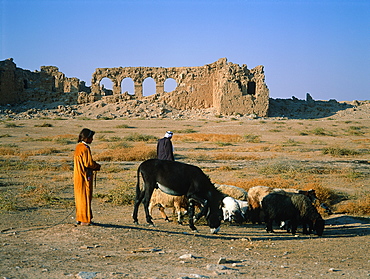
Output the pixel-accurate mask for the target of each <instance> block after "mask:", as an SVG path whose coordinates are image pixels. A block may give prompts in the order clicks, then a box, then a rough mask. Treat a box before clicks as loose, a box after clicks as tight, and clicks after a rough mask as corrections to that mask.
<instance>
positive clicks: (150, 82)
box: [142, 76, 157, 96]
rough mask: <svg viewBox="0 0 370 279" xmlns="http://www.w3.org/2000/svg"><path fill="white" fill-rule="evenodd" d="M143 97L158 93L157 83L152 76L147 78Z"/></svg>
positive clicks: (144, 82)
mask: <svg viewBox="0 0 370 279" xmlns="http://www.w3.org/2000/svg"><path fill="white" fill-rule="evenodd" d="M142 86H143V96H151V95H155V94H156V93H157V90H156V87H157V82H156V81H155V79H154V78H152V77H151V76H148V77H146V78H145V79H144V80H143V82H142Z"/></svg>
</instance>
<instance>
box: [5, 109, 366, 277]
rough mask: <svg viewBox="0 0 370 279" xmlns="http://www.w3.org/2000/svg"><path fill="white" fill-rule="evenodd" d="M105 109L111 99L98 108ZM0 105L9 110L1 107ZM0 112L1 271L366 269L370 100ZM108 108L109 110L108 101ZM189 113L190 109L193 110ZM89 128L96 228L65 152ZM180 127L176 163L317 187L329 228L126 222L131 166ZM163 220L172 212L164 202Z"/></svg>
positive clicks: (258, 181)
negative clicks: (152, 112) (256, 108)
mask: <svg viewBox="0 0 370 279" xmlns="http://www.w3.org/2000/svg"><path fill="white" fill-rule="evenodd" d="M98 109H104V111H109V110H110V109H109V106H104V108H96V110H98ZM2 111H3V110H2ZM76 111H77V113H76V114H74V115H73V116H66V115H63V114H60V115H58V114H52V115H47V114H46V115H43V116H42V117H41V116H39V117H28V118H26V117H24V116H22V117H17V113H14V114H12V116H9V114H7V115H5V114H2V115H1V118H0V119H1V120H0V121H1V122H0V152H1V153H0V211H1V213H0V231H1V234H0V275H1V276H2V278H369V277H370V257H369V248H370V247H369V246H370V245H369V243H370V236H369V235H370V219H369V214H370V188H369V185H370V169H369V166H370V165H369V164H370V158H369V157H370V152H369V150H370V138H369V135H370V104H369V103H368V102H364V103H363V104H362V105H361V106H358V107H357V108H355V109H354V108H348V109H345V110H340V111H334V112H333V113H332V114H331V115H328V116H326V117H320V118H315V117H312V118H299V117H294V118H287V117H266V118H258V117H244V116H240V115H234V116H221V115H214V114H209V113H207V114H203V115H202V114H201V113H199V112H198V113H194V114H193V115H192V114H191V113H188V114H187V115H188V117H179V116H175V115H174V116H171V117H160V118H142V117H122V118H110V117H109V116H107V117H102V115H103V116H104V114H103V113H102V112H99V115H100V118H97V117H95V116H96V114H97V113H98V112H96V113H95V112H94V113H95V114H94V113H93V114H92V108H91V107H90V108H89V109H88V108H87V107H80V108H79V110H78V109H76ZM111 111H114V108H111ZM190 116H191V117H190ZM85 127H86V128H90V129H92V130H94V131H96V135H95V138H94V142H93V143H92V145H91V149H92V154H93V157H94V158H95V160H96V161H98V162H99V163H100V164H101V165H102V170H101V171H100V172H99V173H98V174H97V179H96V184H95V188H94V199H93V212H94V220H93V221H94V222H95V225H94V226H89V227H82V226H75V225H74V223H75V221H74V200H73V199H74V197H73V181H72V177H73V163H72V161H73V151H74V148H75V144H76V139H77V135H78V133H79V132H80V130H81V129H82V128H85ZM167 130H171V131H173V132H174V137H173V144H174V148H175V151H174V153H175V159H176V160H178V161H181V162H185V163H188V164H193V165H196V166H199V167H200V168H201V169H202V170H203V171H204V173H206V174H207V175H208V176H209V177H210V179H211V181H212V182H213V183H217V184H227V185H234V186H238V187H240V188H244V189H245V190H248V189H249V188H250V187H253V186H256V185H265V186H270V187H275V188H297V189H312V188H313V189H315V190H316V192H317V194H318V198H319V199H320V202H322V203H325V204H327V205H328V206H329V207H330V208H331V210H332V214H328V213H327V212H325V211H323V210H321V211H320V213H321V214H322V216H323V218H324V219H325V222H326V227H325V231H324V235H323V236H321V237H318V236H316V235H303V234H302V233H301V230H299V232H298V234H297V235H295V236H293V235H291V234H289V233H287V232H285V231H283V230H279V229H278V228H277V227H276V232H275V233H274V234H271V233H266V231H265V228H264V225H263V224H252V223H249V222H245V223H243V224H242V225H238V224H234V223H231V224H229V223H227V222H224V223H222V226H221V231H220V232H219V233H218V234H210V232H209V228H208V227H207V225H206V223H205V221H204V220H200V221H199V222H198V223H197V224H196V226H197V228H198V232H197V233H193V232H191V231H190V229H189V227H188V226H187V224H186V222H185V224H183V225H178V224H177V223H176V221H172V222H166V221H165V220H163V219H162V218H161V217H160V215H159V211H156V210H155V211H154V213H153V218H154V223H155V226H154V227H150V226H148V225H147V224H146V223H145V218H144V213H143V208H142V207H140V211H139V222H140V223H139V225H135V224H133V220H132V217H131V214H132V209H133V204H132V203H133V198H134V189H135V184H136V170H137V167H138V166H139V164H140V163H141V162H142V161H144V160H146V159H148V158H151V157H153V156H154V157H155V148H156V141H157V139H159V138H161V137H163V135H164V133H165V131H167ZM166 211H167V213H168V214H169V215H170V216H171V218H172V220H175V217H174V216H172V215H171V214H172V210H170V209H167V210H166Z"/></svg>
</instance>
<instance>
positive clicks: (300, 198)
mask: <svg viewBox="0 0 370 279" xmlns="http://www.w3.org/2000/svg"><path fill="white" fill-rule="evenodd" d="M262 208H263V211H264V213H265V222H266V231H267V232H274V231H273V229H272V222H273V221H274V220H275V221H278V222H280V221H286V220H290V222H291V228H292V230H291V232H292V234H293V235H295V233H296V231H297V226H298V223H300V222H301V223H302V224H303V225H304V227H303V233H306V234H307V233H308V234H310V233H312V230H315V231H316V234H317V235H319V236H321V235H322V234H323V231H324V226H325V221H324V220H323V219H322V217H321V215H320V214H319V213H318V211H317V209H316V207H315V206H314V205H313V204H312V201H311V200H310V199H309V198H308V197H307V196H305V195H302V194H298V193H288V192H285V193H282V192H272V193H270V194H268V195H266V196H265V197H264V198H263V199H262ZM306 224H308V225H309V231H308V232H307V229H306V227H305V225H306Z"/></svg>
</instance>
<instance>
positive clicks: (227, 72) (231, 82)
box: [90, 58, 269, 116]
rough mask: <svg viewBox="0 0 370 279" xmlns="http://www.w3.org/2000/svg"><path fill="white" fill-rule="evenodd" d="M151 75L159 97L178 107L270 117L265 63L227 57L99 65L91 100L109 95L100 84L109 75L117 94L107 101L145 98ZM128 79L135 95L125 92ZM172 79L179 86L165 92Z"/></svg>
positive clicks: (92, 86)
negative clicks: (167, 64)
mask: <svg viewBox="0 0 370 279" xmlns="http://www.w3.org/2000/svg"><path fill="white" fill-rule="evenodd" d="M148 77H151V78H153V79H154V81H155V82H156V95H155V99H156V100H157V101H162V102H165V103H167V104H169V105H170V106H172V107H174V108H176V109H181V110H184V109H202V108H210V107H214V108H215V109H216V110H217V112H218V113H220V114H235V113H239V114H256V115H258V116H267V111H268V104H269V90H268V88H267V85H266V83H265V75H264V71H263V66H258V67H256V68H254V69H252V70H249V69H248V68H247V66H246V65H243V66H239V65H237V64H233V63H231V62H227V59H226V58H221V59H219V60H218V61H216V62H214V63H212V64H207V65H205V66H201V67H173V68H162V67H124V68H123V67H120V68H98V69H96V71H95V73H94V74H93V76H92V80H91V96H90V99H94V100H96V99H99V98H101V97H103V96H104V95H105V92H104V90H103V89H102V87H101V86H100V82H101V80H102V79H103V78H109V79H110V80H111V81H112V83H113V96H109V97H107V98H105V99H106V100H113V101H118V100H125V99H132V98H143V82H144V80H145V79H146V78H148ZM125 78H131V79H132V80H133V82H134V90H135V92H134V95H133V96H132V95H128V94H127V92H122V89H121V83H122V81H123V79H125ZM168 78H172V79H174V80H175V81H176V82H177V88H176V89H175V90H173V91H172V92H164V82H165V81H166V79H168ZM103 98H104V97H103Z"/></svg>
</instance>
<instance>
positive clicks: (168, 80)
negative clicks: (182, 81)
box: [164, 78, 178, 92]
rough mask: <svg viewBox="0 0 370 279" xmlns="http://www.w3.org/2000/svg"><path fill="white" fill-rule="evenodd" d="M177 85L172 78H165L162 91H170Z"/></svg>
mask: <svg viewBox="0 0 370 279" xmlns="http://www.w3.org/2000/svg"><path fill="white" fill-rule="evenodd" d="M177 86H178V83H177V82H176V80H175V79H174V78H166V80H165V81H164V92H172V91H174V90H175V89H176V88H177Z"/></svg>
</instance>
